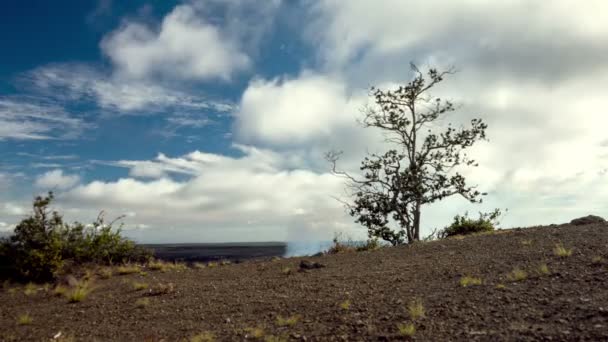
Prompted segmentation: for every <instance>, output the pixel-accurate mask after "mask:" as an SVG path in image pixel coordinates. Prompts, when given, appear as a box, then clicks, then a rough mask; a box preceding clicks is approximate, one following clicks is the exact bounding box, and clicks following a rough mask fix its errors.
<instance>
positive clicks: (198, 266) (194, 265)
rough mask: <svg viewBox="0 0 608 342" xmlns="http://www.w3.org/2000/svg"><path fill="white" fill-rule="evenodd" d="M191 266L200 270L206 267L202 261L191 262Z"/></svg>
mask: <svg viewBox="0 0 608 342" xmlns="http://www.w3.org/2000/svg"><path fill="white" fill-rule="evenodd" d="M192 267H193V268H196V269H199V270H202V269H203V268H206V267H207V265H205V264H204V263H202V262H195V263H193V264H192Z"/></svg>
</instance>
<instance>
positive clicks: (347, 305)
mask: <svg viewBox="0 0 608 342" xmlns="http://www.w3.org/2000/svg"><path fill="white" fill-rule="evenodd" d="M350 305H351V303H350V300H349V299H347V300H345V301H343V302H342V303H340V308H341V309H342V310H348V309H350Z"/></svg>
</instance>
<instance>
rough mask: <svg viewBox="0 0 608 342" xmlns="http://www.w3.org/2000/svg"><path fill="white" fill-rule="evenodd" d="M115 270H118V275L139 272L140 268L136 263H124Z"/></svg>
mask: <svg viewBox="0 0 608 342" xmlns="http://www.w3.org/2000/svg"><path fill="white" fill-rule="evenodd" d="M116 271H117V272H118V274H119V275H127V274H133V273H139V271H140V268H139V266H137V265H124V266H119V267H118V268H117V269H116Z"/></svg>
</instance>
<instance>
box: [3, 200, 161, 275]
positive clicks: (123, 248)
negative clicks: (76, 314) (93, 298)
mask: <svg viewBox="0 0 608 342" xmlns="http://www.w3.org/2000/svg"><path fill="white" fill-rule="evenodd" d="M53 200H54V196H53V193H52V192H49V193H48V195H47V196H45V197H42V196H38V197H36V198H35V199H34V202H33V211H32V214H30V216H29V217H26V218H25V219H23V220H22V221H21V222H20V223H19V224H18V225H17V226H16V227H15V230H14V233H13V235H11V236H10V237H8V238H3V239H0V272H1V274H0V276H2V277H6V278H17V279H26V280H33V281H46V280H51V279H54V278H55V277H56V276H57V275H58V274H59V273H60V272H61V271H62V269H63V267H64V265H65V264H66V262H67V261H69V263H70V264H73V265H83V264H87V263H96V264H107V265H110V264H113V263H124V262H128V261H134V260H144V259H147V258H149V256H150V252H149V251H147V250H144V249H142V248H140V247H137V246H136V245H135V244H134V243H133V242H132V241H130V240H128V239H126V238H124V237H122V236H121V229H120V228H118V229H114V228H113V226H112V225H113V224H114V223H115V222H116V221H117V220H114V221H112V222H110V223H106V222H105V221H104V218H103V212H102V213H101V214H100V215H99V216H98V217H97V219H96V220H95V221H94V222H93V223H92V224H90V225H85V224H82V223H79V222H74V223H72V224H68V223H65V222H64V221H63V217H62V216H61V215H60V214H59V213H58V212H57V211H53V210H50V209H49V206H50V204H51V203H52V201H53ZM119 219H120V218H119Z"/></svg>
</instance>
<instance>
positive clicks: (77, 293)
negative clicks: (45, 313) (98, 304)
mask: <svg viewBox="0 0 608 342" xmlns="http://www.w3.org/2000/svg"><path fill="white" fill-rule="evenodd" d="M90 292H91V289H90V288H87V287H81V286H78V287H76V288H75V289H74V290H73V291H72V292H71V293H70V294H68V301H69V302H70V303H79V302H82V301H83V300H84V299H85V298H87V296H88V295H89V293H90Z"/></svg>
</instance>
